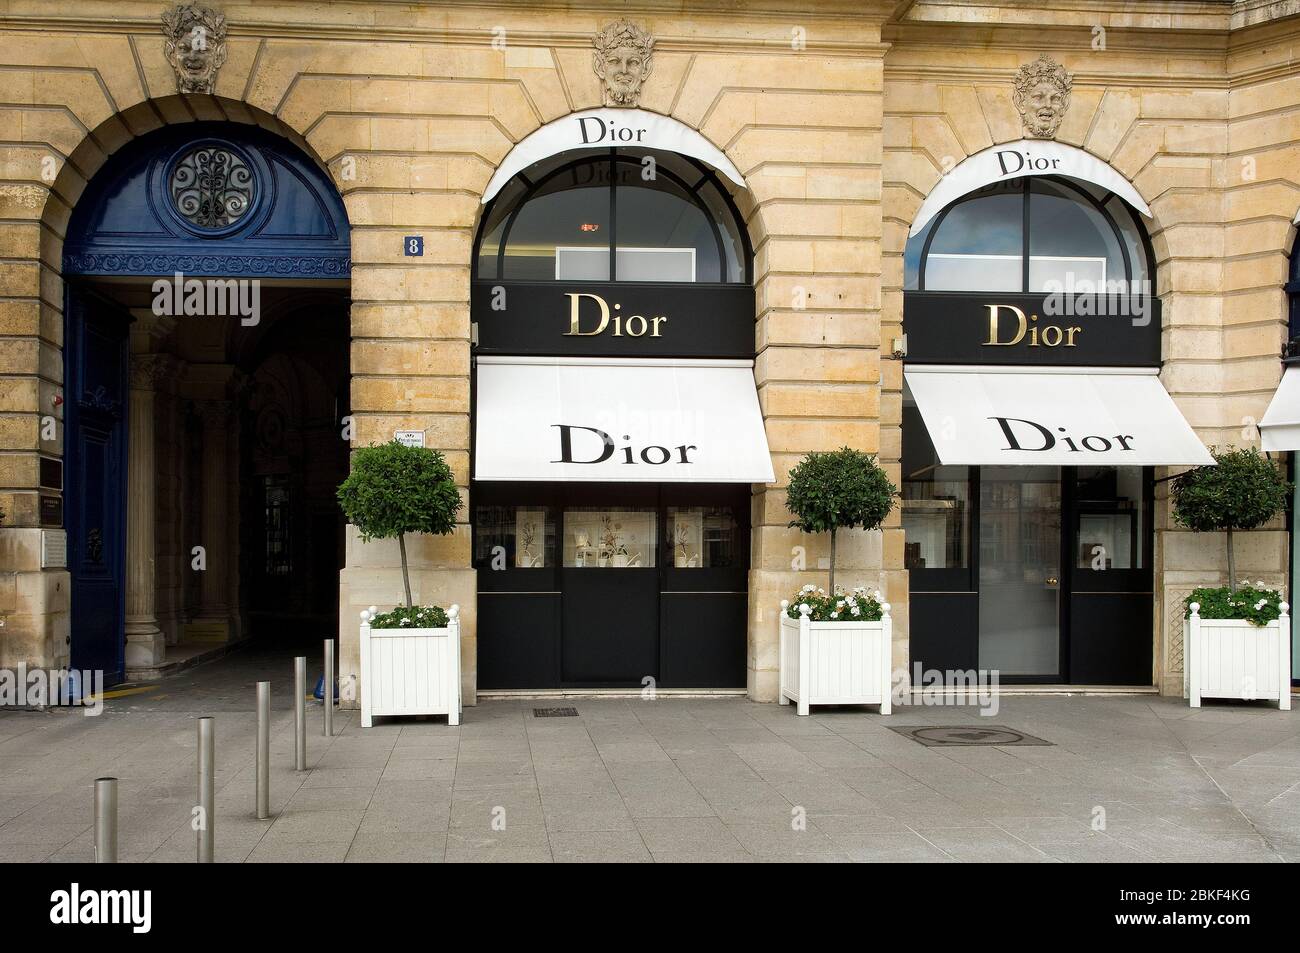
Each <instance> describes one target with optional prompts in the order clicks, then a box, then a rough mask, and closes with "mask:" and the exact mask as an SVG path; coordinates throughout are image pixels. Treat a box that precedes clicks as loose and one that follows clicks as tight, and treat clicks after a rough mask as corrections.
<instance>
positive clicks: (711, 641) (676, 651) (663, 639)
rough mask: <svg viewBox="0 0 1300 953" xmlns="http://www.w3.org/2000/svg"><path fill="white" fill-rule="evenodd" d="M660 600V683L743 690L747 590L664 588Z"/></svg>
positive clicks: (747, 607)
mask: <svg viewBox="0 0 1300 953" xmlns="http://www.w3.org/2000/svg"><path fill="white" fill-rule="evenodd" d="M660 598H661V601H660V604H659V605H660V608H659V612H660V622H659V653H660V654H659V658H660V663H661V666H662V667H661V669H660V675H661V676H662V677H661V679H660V684H661V685H662V686H663V687H665V688H744V687H745V627H746V623H747V621H748V620H747V614H748V611H749V604H748V603H749V596H748V594H747V593H744V592H739V593H730V592H728V593H714V592H665V593H664V594H663V596H661V597H660Z"/></svg>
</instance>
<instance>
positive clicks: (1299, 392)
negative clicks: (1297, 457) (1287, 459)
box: [1259, 367, 1300, 450]
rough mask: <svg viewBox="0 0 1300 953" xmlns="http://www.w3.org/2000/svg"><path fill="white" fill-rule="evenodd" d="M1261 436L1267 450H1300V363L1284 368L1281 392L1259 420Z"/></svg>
mask: <svg viewBox="0 0 1300 953" xmlns="http://www.w3.org/2000/svg"><path fill="white" fill-rule="evenodd" d="M1259 436H1260V444H1261V446H1263V448H1264V449H1265V450H1300V367H1288V368H1287V369H1286V370H1285V371H1283V372H1282V382H1281V383H1280V384H1278V385H1277V393H1276V394H1274V395H1273V400H1272V402H1271V403H1270V404H1269V405H1268V410H1267V411H1265V412H1264V419H1263V420H1261V421H1260V422H1259Z"/></svg>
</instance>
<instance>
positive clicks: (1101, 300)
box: [1043, 271, 1153, 328]
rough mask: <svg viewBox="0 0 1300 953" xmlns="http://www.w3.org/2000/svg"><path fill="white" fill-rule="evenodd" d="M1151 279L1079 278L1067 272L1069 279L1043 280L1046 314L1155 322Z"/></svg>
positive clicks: (1139, 324) (1144, 323)
mask: <svg viewBox="0 0 1300 953" xmlns="http://www.w3.org/2000/svg"><path fill="white" fill-rule="evenodd" d="M1152 291H1153V289H1152V287H1151V282H1149V281H1147V280H1145V279H1142V280H1137V279H1134V280H1133V281H1128V280H1125V279H1118V278H1116V279H1108V278H1096V279H1094V278H1076V277H1075V275H1074V272H1072V271H1067V272H1066V273H1065V280H1064V281H1061V280H1059V279H1057V278H1052V279H1049V280H1048V281H1045V282H1043V293H1044V295H1045V297H1044V299H1043V313H1044V314H1047V315H1051V316H1052V317H1066V318H1073V317H1085V318H1086V317H1120V318H1132V319H1133V326H1134V327H1138V328H1144V327H1146V326H1147V325H1148V324H1150V323H1151V298H1152Z"/></svg>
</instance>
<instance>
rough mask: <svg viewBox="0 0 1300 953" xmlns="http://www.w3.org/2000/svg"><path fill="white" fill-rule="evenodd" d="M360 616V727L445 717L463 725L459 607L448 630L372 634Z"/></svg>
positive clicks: (371, 613)
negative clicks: (400, 718)
mask: <svg viewBox="0 0 1300 953" xmlns="http://www.w3.org/2000/svg"><path fill="white" fill-rule="evenodd" d="M375 615H376V609H375V607H374V606H371V607H370V608H369V609H368V610H366V611H365V612H362V613H361V725H362V727H364V728H369V727H370V726H371V724H372V723H373V719H374V718H375V716H377V715H378V716H384V715H446V716H447V724H449V725H459V724H460V606H452V607H451V609H450V610H449V611H448V612H447V617H448V621H447V627H446V628H445V629H372V628H371V627H370V620H371V619H373V618H374V617H375Z"/></svg>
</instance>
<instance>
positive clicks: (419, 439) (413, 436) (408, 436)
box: [393, 430, 424, 447]
mask: <svg viewBox="0 0 1300 953" xmlns="http://www.w3.org/2000/svg"><path fill="white" fill-rule="evenodd" d="M393 439H394V440H396V441H397V442H398V443H400V444H402V445H403V446H405V447H423V446H424V431H423V430H395V431H393Z"/></svg>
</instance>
